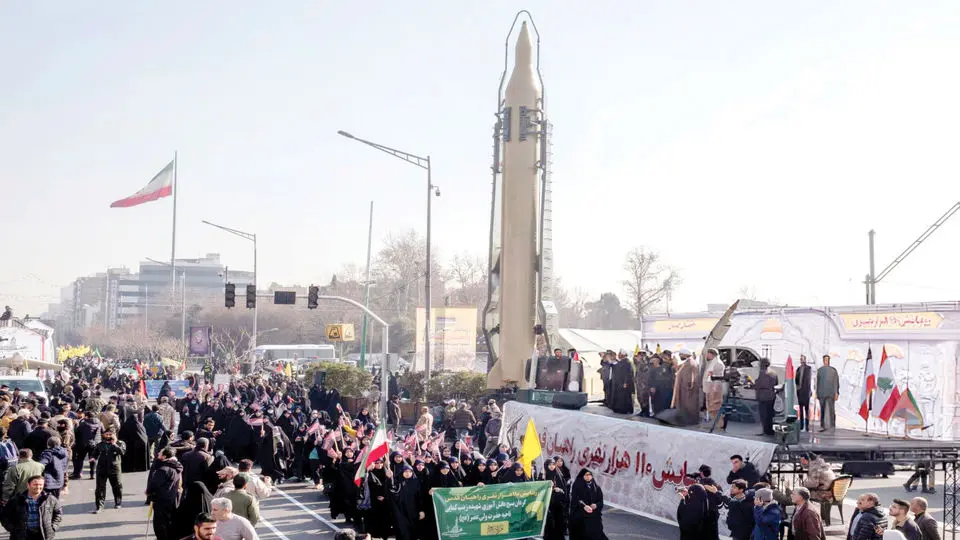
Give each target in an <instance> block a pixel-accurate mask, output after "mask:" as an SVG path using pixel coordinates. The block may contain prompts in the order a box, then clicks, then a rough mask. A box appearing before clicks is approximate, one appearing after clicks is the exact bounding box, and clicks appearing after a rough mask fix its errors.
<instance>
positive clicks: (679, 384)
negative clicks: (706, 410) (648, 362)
mask: <svg viewBox="0 0 960 540" xmlns="http://www.w3.org/2000/svg"><path fill="white" fill-rule="evenodd" d="M677 354H678V355H679V356H680V360H681V361H682V363H681V364H680V369H678V370H677V378H676V380H675V381H674V385H673V403H672V407H673V408H674V409H676V410H677V423H679V424H681V425H692V424H698V423H699V422H700V365H699V364H698V363H697V359H696V358H694V356H693V353H691V352H690V351H689V350H687V349H680V350H679V351H677Z"/></svg>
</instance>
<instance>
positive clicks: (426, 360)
mask: <svg viewBox="0 0 960 540" xmlns="http://www.w3.org/2000/svg"><path fill="white" fill-rule="evenodd" d="M337 134H338V135H340V136H342V137H346V138H348V139H353V140H355V141H357V142H359V143H363V144H365V145H367V146H369V147H371V148H376V149H377V150H379V151H381V152H384V153H387V154H390V155H391V156H393V157H395V158H398V159H402V160H403V161H406V162H407V163H410V164H411V165H416V166H417V167H420V168H421V169H423V170H425V171H427V269H426V271H425V272H424V285H423V292H424V295H425V296H426V301H425V305H424V312H425V313H424V314H425V319H426V321H425V322H424V325H425V328H424V332H423V365H424V371H426V373H427V378H428V379H429V378H430V307H431V298H430V266H431V265H430V261H431V257H430V233H431V222H432V217H433V215H432V212H433V197H439V196H440V188H439V187H438V186H436V185H434V184H433V179H432V175H431V168H430V156H425V157H421V156H418V155H416V154H411V153H409V152H404V151H402V150H397V149H395V148H390V147H389V146H384V145H382V144H378V143H375V142H372V141H368V140H366V139H361V138H360V137H356V136H354V135H353V134H351V133H347V132H346V131H343V130H340V131H337Z"/></svg>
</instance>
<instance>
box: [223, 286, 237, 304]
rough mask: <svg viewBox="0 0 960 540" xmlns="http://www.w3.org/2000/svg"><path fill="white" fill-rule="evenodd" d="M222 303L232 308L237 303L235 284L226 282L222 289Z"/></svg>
mask: <svg viewBox="0 0 960 540" xmlns="http://www.w3.org/2000/svg"><path fill="white" fill-rule="evenodd" d="M223 305H224V306H226V307H228V308H232V307H234V306H236V305H237V286H236V285H234V284H233V283H227V285H226V287H225V288H224V291H223Z"/></svg>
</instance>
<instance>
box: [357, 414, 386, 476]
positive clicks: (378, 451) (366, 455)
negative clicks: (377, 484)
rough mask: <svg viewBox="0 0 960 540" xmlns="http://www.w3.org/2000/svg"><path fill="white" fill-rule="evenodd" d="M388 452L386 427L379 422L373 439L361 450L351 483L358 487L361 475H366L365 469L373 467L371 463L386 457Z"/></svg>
mask: <svg viewBox="0 0 960 540" xmlns="http://www.w3.org/2000/svg"><path fill="white" fill-rule="evenodd" d="M389 452H390V445H389V443H387V428H386V427H385V426H384V425H383V424H381V425H380V427H378V428H377V433H376V435H374V437H373V441H372V442H371V443H370V446H368V447H367V449H366V450H365V451H364V452H363V456H362V457H361V458H360V465H359V466H358V467H357V474H356V475H355V476H354V477H353V483H354V484H356V485H357V487H360V484H361V483H363V477H365V476H366V475H367V471H368V470H370V469H372V468H373V464H374V463H376V462H377V460H379V459H383V458H385V457H387V453H389Z"/></svg>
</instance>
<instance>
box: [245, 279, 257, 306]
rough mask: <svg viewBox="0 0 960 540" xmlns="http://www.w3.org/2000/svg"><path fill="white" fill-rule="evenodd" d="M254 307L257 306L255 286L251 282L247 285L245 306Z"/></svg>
mask: <svg viewBox="0 0 960 540" xmlns="http://www.w3.org/2000/svg"><path fill="white" fill-rule="evenodd" d="M255 307H257V286H256V285H254V284H252V283H251V284H250V285H247V308H249V309H253V308H255Z"/></svg>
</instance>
